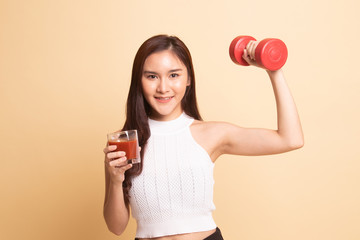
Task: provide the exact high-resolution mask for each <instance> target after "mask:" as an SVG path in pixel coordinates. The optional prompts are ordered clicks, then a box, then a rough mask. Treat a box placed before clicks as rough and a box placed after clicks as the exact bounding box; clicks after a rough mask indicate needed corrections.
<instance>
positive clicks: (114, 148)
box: [103, 145, 116, 154]
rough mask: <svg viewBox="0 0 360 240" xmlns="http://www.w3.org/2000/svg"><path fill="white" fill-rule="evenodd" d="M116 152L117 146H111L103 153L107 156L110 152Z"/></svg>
mask: <svg viewBox="0 0 360 240" xmlns="http://www.w3.org/2000/svg"><path fill="white" fill-rule="evenodd" d="M115 150H116V145H110V146H106V147H105V148H104V150H103V152H104V153H105V154H107V153H108V152H112V151H115Z"/></svg>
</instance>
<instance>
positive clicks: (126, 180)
mask: <svg viewBox="0 0 360 240" xmlns="http://www.w3.org/2000/svg"><path fill="white" fill-rule="evenodd" d="M256 45H257V42H254V41H251V42H250V43H249V44H248V45H247V47H246V50H245V51H244V56H243V58H244V59H245V60H246V61H247V62H248V63H249V64H250V65H254V66H257V64H256V62H255V59H254V57H255V48H256ZM267 73H268V75H269V77H270V80H271V83H272V86H273V90H274V93H275V98H276V105H277V116H278V129H277V130H270V129H254V128H251V129H250V128H242V127H239V126H236V125H233V124H230V123H225V122H205V121H202V119H201V116H200V114H199V111H198V108H197V102H196V94H195V75H194V69H193V65H192V59H191V56H190V52H189V50H188V49H187V47H186V46H185V45H184V43H183V42H182V41H181V40H180V39H178V38H177V37H171V36H166V35H158V36H154V37H152V38H150V39H148V40H147V41H145V42H144V43H143V44H142V46H141V47H140V48H139V50H138V52H137V54H136V56H135V60H134V64H133V70H132V79H131V86H130V90H129V95H128V100H127V118H126V122H125V125H124V127H123V130H129V129H137V130H138V135H139V145H140V147H141V149H142V150H141V155H142V162H141V163H140V164H134V165H132V164H127V162H126V156H125V153H124V152H121V151H116V147H114V146H107V147H106V148H105V149H104V153H105V155H106V156H105V176H106V194H105V203H104V218H105V221H106V223H107V226H108V228H109V230H110V231H111V232H113V233H115V234H117V235H120V234H121V233H122V232H123V231H124V230H125V228H126V225H127V223H128V221H129V211H130V207H131V210H132V215H133V216H134V218H135V219H136V221H137V231H136V237H137V238H136V239H141V240H148V239H156V240H202V239H206V240H211V239H213V240H217V239H223V238H222V236H221V232H220V230H219V229H218V228H217V225H216V224H215V222H214V220H213V218H212V211H213V210H214V209H215V207H214V204H213V182H214V180H213V166H214V163H215V161H216V159H218V157H219V156H221V155H222V154H235V155H266V154H277V153H283V152H286V151H291V150H294V149H297V148H300V147H302V146H303V134H302V129H301V124H300V120H299V117H298V113H297V110H296V106H295V103H294V101H293V98H292V96H291V93H290V90H289V89H288V87H287V85H286V82H285V78H284V76H283V73H282V71H281V70H277V71H267Z"/></svg>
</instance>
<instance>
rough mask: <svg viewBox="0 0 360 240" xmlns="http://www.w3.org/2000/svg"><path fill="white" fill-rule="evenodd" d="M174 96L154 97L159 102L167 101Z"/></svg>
mask: <svg viewBox="0 0 360 240" xmlns="http://www.w3.org/2000/svg"><path fill="white" fill-rule="evenodd" d="M173 98H174V97H155V99H156V100H157V101H159V102H169V101H170V100H171V99H173Z"/></svg>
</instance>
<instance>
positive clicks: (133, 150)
mask: <svg viewBox="0 0 360 240" xmlns="http://www.w3.org/2000/svg"><path fill="white" fill-rule="evenodd" d="M109 145H116V149H115V150H114V151H124V152H126V158H127V159H128V160H130V159H135V158H137V157H138V156H137V141H136V140H129V141H109Z"/></svg>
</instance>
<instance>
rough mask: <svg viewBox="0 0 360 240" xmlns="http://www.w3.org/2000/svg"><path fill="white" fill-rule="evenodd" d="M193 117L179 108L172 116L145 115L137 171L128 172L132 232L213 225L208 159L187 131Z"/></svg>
mask: <svg viewBox="0 0 360 240" xmlns="http://www.w3.org/2000/svg"><path fill="white" fill-rule="evenodd" d="M193 121H194V119H193V118H191V117H189V116H187V115H186V114H184V113H183V114H182V115H181V116H180V117H178V118H177V119H175V120H172V121H164V122H162V121H155V120H152V119H149V125H150V130H151V136H150V138H149V140H148V143H147V145H146V147H145V156H144V159H143V164H144V165H143V171H142V173H141V174H140V175H139V176H136V177H134V178H133V180H132V187H131V189H130V192H129V193H130V206H131V210H132V216H133V217H134V218H135V219H136V222H137V230H136V237H137V238H152V237H160V236H167V235H174V234H183V233H191V232H201V231H208V230H212V229H215V228H216V224H215V222H214V220H213V218H212V211H213V210H214V209H215V206H214V203H213V185H214V179H213V168H214V163H213V162H212V161H211V159H210V157H209V155H208V153H207V152H206V151H205V150H204V149H203V148H202V147H201V146H200V145H199V144H198V143H197V142H196V141H195V140H194V138H193V137H192V135H191V132H190V125H191V124H192V122H193Z"/></svg>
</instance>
